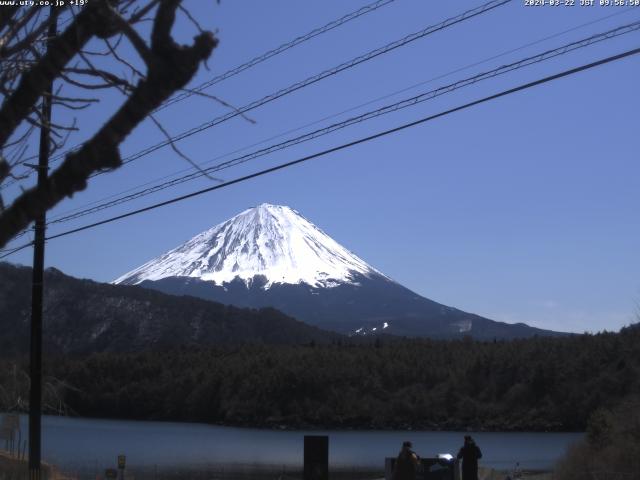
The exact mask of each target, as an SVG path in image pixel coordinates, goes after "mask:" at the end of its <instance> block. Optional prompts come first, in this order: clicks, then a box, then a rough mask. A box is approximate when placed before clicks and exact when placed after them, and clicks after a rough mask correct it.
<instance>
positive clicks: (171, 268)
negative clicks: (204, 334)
mask: <svg viewBox="0 0 640 480" xmlns="http://www.w3.org/2000/svg"><path fill="white" fill-rule="evenodd" d="M354 273H357V274H362V275H365V276H367V277H368V276H370V275H372V274H376V275H382V274H381V273H380V272H378V271H377V270H375V269H374V268H373V267H371V266H369V265H368V264H367V263H366V262H365V261H364V260H362V259H360V258H358V257H357V256H356V255H354V254H353V253H351V252H350V251H349V250H347V249H346V248H344V247H343V246H341V245H340V244H338V243H337V242H336V241H335V240H333V239H332V238H331V237H329V236H328V235H327V234H326V233H324V232H323V231H322V230H320V229H319V228H318V227H316V226H315V225H313V224H312V223H311V222H309V221H308V220H307V219H305V218H304V217H303V216H302V215H300V214H299V213H298V212H296V211H295V210H293V209H291V208H289V207H286V206H278V205H270V204H266V203H265V204H262V205H259V206H257V207H255V208H250V209H248V210H245V211H244V212H242V213H240V214H238V215H236V216H235V217H233V218H231V219H230V220H227V221H226V222H223V223H221V224H219V225H216V226H215V227H213V228H211V229H209V230H207V231H205V232H202V233H201V234H199V235H196V236H195V237H193V238H192V239H191V240H189V241H188V242H186V243H184V244H182V245H181V246H179V247H177V248H175V249H173V250H171V251H169V252H167V253H165V254H163V255H161V256H159V257H157V258H155V259H153V260H151V261H149V262H147V263H145V264H144V265H142V266H141V267H138V268H136V269H135V270H132V271H131V272H129V273H126V274H124V275H122V276H121V277H120V278H118V279H116V280H114V282H113V283H122V284H138V283H141V282H143V281H145V280H152V281H155V280H160V279H162V278H167V277H195V278H199V279H201V280H205V281H212V282H214V283H215V284H217V285H221V284H223V283H226V282H230V281H232V280H233V279H235V278H236V277H239V278H240V279H242V280H244V281H245V283H247V284H249V282H250V281H251V279H252V278H253V277H254V276H256V275H263V276H265V277H266V278H267V282H266V284H265V286H264V288H265V289H268V288H269V287H271V286H272V285H273V284H274V283H283V284H298V283H306V284H308V285H310V286H313V287H333V286H337V285H339V284H341V283H355V280H354V279H353V275H354Z"/></svg>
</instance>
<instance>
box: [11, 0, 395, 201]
mask: <svg viewBox="0 0 640 480" xmlns="http://www.w3.org/2000/svg"><path fill="white" fill-rule="evenodd" d="M394 1H395V0H376V1H375V2H373V3H370V4H368V5H365V6H364V7H362V8H359V9H358V10H355V11H353V12H350V13H348V14H346V15H344V16H342V17H340V18H338V19H336V20H332V21H331V22H329V23H327V24H325V25H323V26H322V27H318V28H315V29H313V30H311V31H310V32H307V33H305V34H304V35H300V36H298V37H296V38H294V39H293V40H291V41H289V42H286V43H283V44H282V45H280V46H278V47H276V48H273V49H271V50H268V51H266V52H264V53H262V54H261V55H258V56H257V57H254V58H252V59H251V60H249V61H247V62H245V63H243V64H241V65H238V66H236V67H234V68H232V69H230V70H227V71H226V72H224V73H221V74H220V75H217V76H215V77H213V78H212V79H211V80H209V81H207V82H204V83H202V84H200V85H198V86H197V87H195V88H192V89H190V90H189V91H184V92H183V93H181V94H180V95H177V96H175V97H173V98H170V99H168V100H166V101H165V102H164V103H163V104H162V105H160V106H159V107H158V108H156V109H155V111H154V112H158V111H160V110H162V109H164V108H166V107H168V106H169V105H173V104H174V103H177V102H180V101H182V100H184V99H186V98H188V97H190V96H192V95H195V94H197V93H198V92H201V91H203V90H205V89H207V88H209V87H211V86H213V85H215V84H217V83H220V82H222V81H223V80H226V79H228V78H231V77H233V76H235V75H237V74H239V73H241V72H244V71H245V70H248V69H249V68H251V67H254V66H256V65H258V64H260V63H262V62H264V61H266V60H268V59H270V58H272V57H275V56H276V55H279V54H281V53H283V52H286V51H287V50H290V49H292V48H294V47H296V46H298V45H300V44H301V43H304V42H307V41H309V40H311V39H313V38H315V37H317V36H319V35H322V34H323V33H326V32H329V31H331V30H333V29H334V28H337V27H339V26H342V25H344V24H345V23H348V22H350V21H351V20H355V19H356V18H359V17H361V16H363V15H366V14H367V13H371V12H374V11H376V10H378V9H379V8H382V7H384V6H386V5H388V4H390V3H392V2H394ZM72 19H73V17H72V16H71V17H69V18H68V19H67V20H65V21H64V22H62V23H61V25H62V24H64V23H68V22H69V21H70V20H72ZM82 145H83V144H79V145H75V146H73V147H71V148H69V149H67V150H65V151H64V152H62V153H59V154H58V155H56V156H54V157H53V158H52V162H56V161H59V160H60V159H61V158H64V157H65V156H67V155H68V154H69V153H71V152H74V151H76V150H78V149H80V147H82ZM34 158H37V155H36V156H30V157H28V158H25V159H24V160H22V161H21V162H20V163H21V164H24V162H28V161H30V160H33V159H34ZM16 182H17V180H13V181H11V182H8V183H7V184H6V185H4V186H0V190H1V189H3V188H5V187H8V186H10V185H13V184H14V183H16Z"/></svg>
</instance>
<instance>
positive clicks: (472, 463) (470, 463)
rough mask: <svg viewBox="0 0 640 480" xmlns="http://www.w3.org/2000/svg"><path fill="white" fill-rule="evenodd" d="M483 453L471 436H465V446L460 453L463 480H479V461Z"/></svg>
mask: <svg viewBox="0 0 640 480" xmlns="http://www.w3.org/2000/svg"><path fill="white" fill-rule="evenodd" d="M480 458H482V452H481V451H480V448H479V447H478V445H476V442H475V441H474V440H473V438H471V435H465V436H464V445H463V446H462V448H460V451H459V452H458V459H462V480H478V460H479V459H480Z"/></svg>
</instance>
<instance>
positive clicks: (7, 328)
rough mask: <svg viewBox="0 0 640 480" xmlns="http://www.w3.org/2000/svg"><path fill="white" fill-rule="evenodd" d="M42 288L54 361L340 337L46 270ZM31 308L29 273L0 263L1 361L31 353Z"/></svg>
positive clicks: (284, 320) (271, 315) (266, 314)
mask: <svg viewBox="0 0 640 480" xmlns="http://www.w3.org/2000/svg"><path fill="white" fill-rule="evenodd" d="M45 281H46V283H47V288H46V289H45V296H44V331H43V342H44V349H45V351H46V352H49V353H51V354H61V353H62V354H88V353H94V352H127V351H141V350H146V349H150V348H172V347H175V346H177V345H200V346H202V345H228V344H239V343H269V344H282V343H291V344H296V343H308V342H311V341H314V342H317V343H323V342H331V341H333V340H335V339H337V338H339V335H337V334H333V333H329V332H325V331H322V330H320V329H318V328H316V327H311V326H309V325H306V324H304V323H302V322H299V321H297V320H295V319H293V318H291V317H289V316H287V315H284V314H283V313H282V312H279V311H277V310H274V309H273V308H263V309H249V308H237V307H233V306H229V305H222V304H220V303H215V302H209V301H205V300H202V299H199V298H194V297H186V296H185V297H176V296H173V295H165V294H162V293H160V292H155V291H152V290H147V289H145V288H141V287H133V286H126V285H109V284H106V283H98V282H93V281H91V280H80V279H77V278H73V277H70V276H68V275H65V274H63V273H62V272H60V271H58V270H55V269H47V271H46V272H45ZM30 302H31V269H30V268H26V267H19V266H14V265H9V264H7V263H1V262H0V332H2V334H1V335H0V356H7V355H20V354H24V353H26V352H28V349H29V321H30V315H31V303H30Z"/></svg>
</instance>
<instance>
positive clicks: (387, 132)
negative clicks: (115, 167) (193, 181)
mask: <svg viewBox="0 0 640 480" xmlns="http://www.w3.org/2000/svg"><path fill="white" fill-rule="evenodd" d="M638 53H640V48H635V49H632V50H627V51H625V52H623V53H619V54H617V55H613V56H609V57H606V58H603V59H600V60H597V61H595V62H591V63H588V64H584V65H581V66H579V67H575V68H571V69H569V70H564V71H562V72H560V73H556V74H554V75H550V76H547V77H544V78H541V79H538V80H534V81H532V82H528V83H525V84H522V85H519V86H517V87H513V88H510V89H508V90H503V91H501V92H499V93H496V94H493V95H489V96H487V97H483V98H481V99H479V100H475V101H472V102H469V103H465V104H464V105H460V106H458V107H454V108H451V109H449V110H445V111H442V112H440V113H437V114H434V115H430V116H427V117H423V118H421V119H419V120H415V121H413V122H409V123H405V124H403V125H400V126H398V127H394V128H391V129H389V130H384V131H382V132H378V133H375V134H373V135H369V136H367V137H363V138H359V139H357V140H353V141H351V142H348V143H344V144H341V145H338V146H336V147H332V148H329V149H327V150H323V151H321V152H317V153H314V154H312V155H307V156H305V157H302V158H299V159H297V160H293V161H290V162H287V163H283V164H280V165H277V166H275V167H271V168H267V169H265V170H261V171H259V172H256V173H252V174H250V175H245V176H243V177H240V178H237V179H235V180H231V181H228V182H225V183H223V184H220V185H214V186H212V187H208V188H205V189H202V190H198V191H196V192H192V193H189V194H187V195H181V196H179V197H175V198H172V199H170V200H165V201H163V202H160V203H156V204H154V205H150V206H148V207H144V208H140V209H137V210H134V211H131V212H128V213H124V214H122V215H117V216H114V217H111V218H108V219H106V220H101V221H99V222H94V223H91V224H89V225H84V226H82V227H78V228H74V229H72V230H67V231H65V232H62V233H58V234H56V235H52V236H50V237H47V240H53V239H55V238H60V237H64V236H67V235H71V234H73V233H78V232H81V231H84V230H88V229H91V228H95V227H97V226H100V225H105V224H107V223H112V222H115V221H117V220H121V219H124V218H128V217H131V216H134V215H138V214H141V213H144V212H148V211H151V210H155V209H157V208H160V207H164V206H166V205H171V204H173V203H177V202H181V201H183V200H187V199H189V198H192V197H196V196H199V195H203V194H205V193H208V192H212V191H214V190H218V189H221V188H225V187H229V186H231V185H235V184H237V183H241V182H244V181H247V180H251V179H253V178H256V177H260V176H263V175H266V174H268V173H273V172H276V171H278V170H282V169H285V168H288V167H292V166H294V165H298V164H300V163H303V162H307V161H309V160H312V159H315V158H319V157H323V156H325V155H328V154H330V153H334V152H337V151H340V150H344V149H347V148H350V147H353V146H355V145H359V144H362V143H365V142H369V141H371V140H375V139H377V138H380V137H384V136H387V135H390V134H393V133H397V132H400V131H402V130H405V129H408V128H411V127H415V126H417V125H421V124H423V123H426V122H429V121H432V120H435V119H437V118H441V117H444V116H447V115H450V114H452V113H455V112H459V111H461V110H466V109H468V108H471V107H474V106H476V105H480V104H483V103H486V102H489V101H492V100H496V99H498V98H501V97H504V96H507V95H511V94H513V93H516V92H520V91H523V90H527V89H529V88H533V87H535V86H538V85H542V84H544V83H549V82H551V81H554V80H557V79H560V78H563V77H567V76H569V75H574V74H576V73H579V72H582V71H585V70H589V69H592V68H595V67H598V66H601V65H604V64H607V63H611V62H614V61H617V60H621V59H623V58H626V57H629V56H632V55H636V54H638ZM20 248H25V246H23V247H20Z"/></svg>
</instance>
